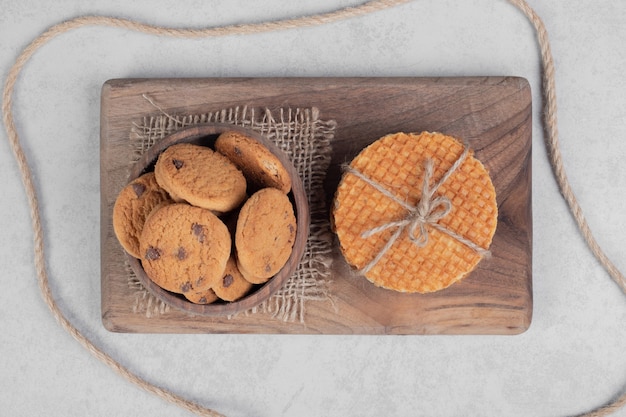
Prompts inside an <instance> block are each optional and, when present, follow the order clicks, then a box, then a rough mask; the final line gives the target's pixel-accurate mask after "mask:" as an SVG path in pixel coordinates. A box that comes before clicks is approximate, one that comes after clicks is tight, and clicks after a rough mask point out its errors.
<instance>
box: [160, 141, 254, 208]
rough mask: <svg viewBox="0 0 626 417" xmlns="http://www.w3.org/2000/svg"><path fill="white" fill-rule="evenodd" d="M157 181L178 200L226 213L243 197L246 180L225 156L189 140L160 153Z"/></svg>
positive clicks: (238, 203) (244, 196)
mask: <svg viewBox="0 0 626 417" xmlns="http://www.w3.org/2000/svg"><path fill="white" fill-rule="evenodd" d="M154 173H155V175H156V180H157V182H158V183H159V185H160V186H161V187H163V188H164V189H165V190H166V191H167V192H168V193H169V194H170V195H171V196H172V197H173V198H175V199H176V200H177V201H186V202H188V203H189V204H191V205H193V206H197V207H202V208H205V209H208V210H214V211H217V212H227V211H230V210H232V209H234V208H236V207H238V206H239V205H240V204H241V203H242V202H243V200H244V199H245V198H246V187H247V184H246V179H245V177H244V176H243V174H242V172H241V171H240V170H239V169H237V167H236V166H235V165H234V164H233V163H232V162H230V161H229V160H228V158H226V157H225V156H224V155H222V154H220V153H218V152H215V151H213V150H212V149H211V148H208V147H205V146H199V145H193V144H190V143H180V144H176V145H172V146H170V147H169V148H167V149H166V150H165V151H163V152H162V153H161V155H159V158H158V160H157V162H156V165H155V167H154Z"/></svg>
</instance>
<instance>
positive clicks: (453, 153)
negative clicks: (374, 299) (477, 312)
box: [332, 132, 498, 293]
mask: <svg viewBox="0 0 626 417" xmlns="http://www.w3.org/2000/svg"><path fill="white" fill-rule="evenodd" d="M332 221H333V229H334V231H335V233H336V234H337V237H338V239H339V244H340V249H341V252H342V254H343V256H344V257H345V259H346V261H347V262H348V264H350V265H351V266H352V267H353V268H354V269H356V270H357V271H359V272H360V273H361V274H362V275H363V276H365V277H366V278H367V279H368V280H369V281H371V282H372V283H374V284H375V285H377V286H379V287H382V288H386V289H390V290H394V291H398V292H407V293H430V292H434V291H439V290H442V289H444V288H447V287H449V286H450V285H452V284H454V283H455V282H458V281H460V280H461V279H463V278H465V277H466V276H468V275H469V273H470V272H471V271H472V270H473V269H474V268H476V266H477V265H478V263H479V262H480V260H481V259H483V258H484V257H485V256H488V255H489V247H490V245H491V242H492V238H493V236H494V233H495V230H496V226H497V222H498V207H497V203H496V193H495V188H494V186H493V184H492V182H491V178H490V176H489V173H488V172H487V169H486V168H485V167H484V166H483V164H482V163H481V162H480V161H479V160H477V159H476V158H475V157H474V153H473V151H472V150H471V149H470V148H468V147H467V146H466V145H464V144H463V143H461V142H460V141H459V140H457V139H456V138H454V137H451V136H448V135H445V134H441V133H432V132H421V133H402V132H401V133H394V134H389V135H386V136H384V137H382V138H380V139H378V140H377V141H375V142H374V143H372V144H371V145H370V146H368V147H367V148H365V149H363V150H362V151H361V152H360V153H359V154H358V155H357V156H356V157H355V158H354V159H353V160H352V162H351V163H350V164H349V165H348V166H346V169H345V173H344V175H343V177H342V179H341V181H340V184H339V186H338V188H337V191H336V194H335V198H334V202H333V210H332Z"/></svg>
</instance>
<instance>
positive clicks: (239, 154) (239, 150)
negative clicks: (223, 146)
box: [233, 146, 241, 156]
mask: <svg viewBox="0 0 626 417" xmlns="http://www.w3.org/2000/svg"><path fill="white" fill-rule="evenodd" d="M233 150H234V151H235V155H237V156H241V149H239V148H238V147H236V146H235V149H233Z"/></svg>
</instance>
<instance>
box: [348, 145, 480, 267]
mask: <svg viewBox="0 0 626 417" xmlns="http://www.w3.org/2000/svg"><path fill="white" fill-rule="evenodd" d="M468 154H469V148H468V147H467V146H466V147H465V148H464V149H463V153H461V156H459V158H458V159H457V160H456V161H455V162H454V164H452V166H451V167H450V168H449V169H448V170H447V171H446V172H445V174H444V175H443V176H442V177H441V179H440V180H439V181H438V182H437V183H436V184H435V185H434V186H432V187H431V185H430V180H431V178H432V176H433V170H434V167H433V161H432V159H430V158H428V159H426V160H425V161H424V178H423V180H422V195H421V197H420V200H419V202H418V203H417V205H416V206H413V205H411V204H409V203H407V202H406V201H405V200H402V199H400V198H398V197H397V196H396V195H394V194H393V193H391V192H390V191H389V190H387V189H386V188H385V187H383V186H382V185H381V184H380V183H378V182H376V181H374V180H372V179H371V178H369V177H367V176H366V175H365V174H363V173H362V172H360V171H359V170H357V169H356V168H353V167H351V166H347V167H346V172H348V173H350V174H353V175H355V176H356V177H358V178H360V179H362V180H363V181H365V182H366V183H367V184H369V185H371V186H372V187H374V188H375V189H376V190H377V191H378V192H380V193H381V194H383V195H384V196H386V197H388V198H390V199H391V200H393V201H395V202H396V203H398V204H400V205H401V206H402V207H404V208H405V209H406V210H407V215H406V216H405V217H404V218H403V219H401V220H396V221H391V222H388V223H385V224H382V225H380V226H378V227H375V228H373V229H370V230H366V231H365V232H363V233H362V234H361V237H362V238H363V239H367V238H369V237H371V236H373V235H375V234H378V233H380V232H383V231H385V230H387V229H393V228H395V229H396V231H395V232H394V233H393V235H392V236H391V238H389V240H388V241H387V243H386V244H385V246H384V247H383V248H382V249H381V250H380V251H379V252H378V254H376V256H375V257H374V259H372V260H371V261H370V263H368V264H367V265H366V266H365V267H363V269H361V271H360V272H361V273H362V274H366V273H367V272H369V271H370V270H371V269H372V268H373V267H374V265H376V264H377V263H378V262H379V261H380V260H381V259H382V258H383V256H385V254H386V253H387V251H388V250H389V249H390V248H391V247H392V246H393V244H394V243H395V242H396V240H398V238H399V237H400V235H401V234H402V232H403V231H404V230H405V229H408V236H409V240H410V241H411V242H412V243H413V244H414V245H416V246H418V247H420V248H421V247H424V246H426V245H427V244H428V239H429V229H430V228H432V229H436V230H438V231H440V232H442V233H445V234H447V235H448V236H450V237H452V238H453V239H455V240H457V241H459V242H461V243H462V244H464V245H465V246H467V247H469V248H470V249H472V250H473V251H475V252H476V253H478V254H479V255H481V256H489V255H490V254H491V253H490V252H489V251H488V250H486V249H484V248H482V247H480V246H478V245H477V244H475V243H474V242H472V241H471V240H469V239H466V238H464V237H463V236H460V235H458V234H456V233H455V232H453V231H451V230H449V229H447V228H445V227H444V226H442V225H440V224H439V221H440V220H441V219H443V218H444V217H446V216H447V215H448V214H449V213H450V211H451V210H452V202H450V199H449V198H448V197H446V196H443V195H441V196H437V197H434V195H435V193H436V192H437V190H438V189H439V187H441V185H442V184H443V183H445V182H446V181H447V180H448V178H450V176H451V175H452V174H453V173H454V172H455V171H456V170H457V169H458V168H459V167H460V166H461V164H462V163H463V161H464V160H465V158H466V157H467V155H468Z"/></svg>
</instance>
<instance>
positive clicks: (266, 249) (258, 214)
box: [235, 188, 296, 284]
mask: <svg viewBox="0 0 626 417" xmlns="http://www.w3.org/2000/svg"><path fill="white" fill-rule="evenodd" d="M295 237H296V218H295V215H294V210H293V206H292V204H291V201H290V200H289V198H288V197H287V195H286V194H285V193H283V192H282V191H280V190H278V189H276V188H264V189H262V190H260V191H257V192H256V193H254V194H253V195H252V196H251V197H250V198H249V199H248V200H247V201H246V202H245V204H244V205H243V207H242V208H241V211H240V213H239V218H238V220H237V230H236V231H235V248H236V251H237V266H238V268H239V271H241V273H242V275H243V276H244V278H245V279H246V280H247V281H248V282H251V283H253V284H261V283H264V282H266V281H268V280H269V279H270V278H271V277H272V276H274V275H275V274H276V273H277V272H278V271H279V270H280V269H281V268H282V267H283V266H284V265H285V263H286V262H287V260H288V259H289V256H290V255H291V251H292V249H293V244H294V240H295Z"/></svg>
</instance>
